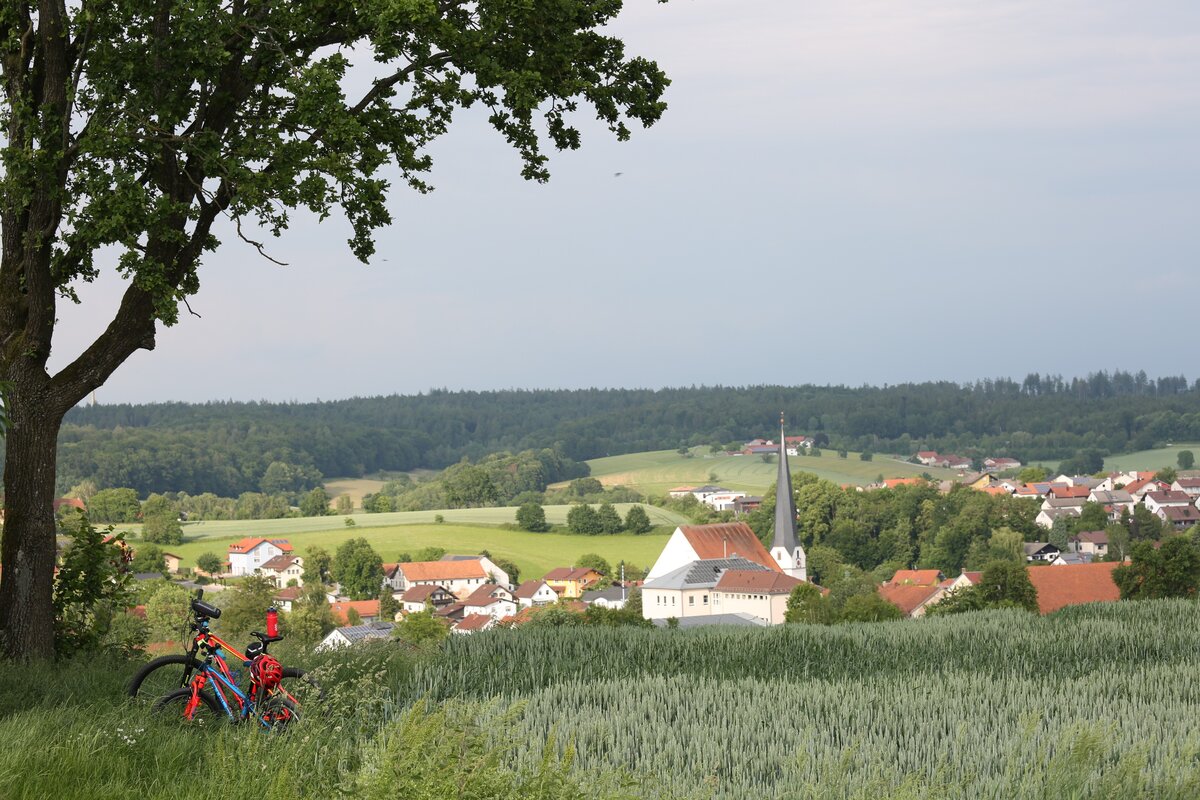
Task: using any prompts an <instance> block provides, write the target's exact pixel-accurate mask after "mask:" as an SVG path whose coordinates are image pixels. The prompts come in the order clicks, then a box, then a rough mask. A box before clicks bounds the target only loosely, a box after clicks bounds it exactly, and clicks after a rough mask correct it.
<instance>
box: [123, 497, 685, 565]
mask: <svg viewBox="0 0 1200 800" xmlns="http://www.w3.org/2000/svg"><path fill="white" fill-rule="evenodd" d="M474 510H476V511H500V510H501V509H474ZM647 511H648V512H650V514H651V516H652V518H654V517H657V518H658V521H659V522H662V521H663V520H664V516H665V512H663V511H662V509H655V508H650V507H647ZM509 512H510V513H509V515H508V517H507V518H506V519H505V520H504V521H508V520H510V519H511V518H512V513H511V512H512V510H511V509H509ZM655 512H658V514H655ZM434 513H435V512H432V511H431V512H428V516H429V517H430V520H432V517H433V514H434ZM441 513H444V514H450V513H451V512H448V511H447V512H441ZM564 514H565V512H564ZM375 516H380V517H383V516H394V515H387V514H378V515H376V514H370V515H364V514H360V515H356V516H355V517H354V518H355V519H356V520H360V521H361V520H363V519H364V518H367V519H370V518H371V517H375ZM550 516H551V515H550V514H549V510H548V513H547V517H550ZM555 516H558V514H557V513H556V514H555ZM671 516H675V515H671ZM326 519H329V518H326ZM334 519H335V520H336V522H337V525H336V526H327V527H324V528H313V527H310V526H309V525H304V524H303V523H310V524H311V523H312V522H314V520H310V519H295V520H261V521H248V522H239V523H229V522H206V523H203V524H202V525H197V526H191V525H189V526H188V527H186V528H185V529H184V532H185V534H186V535H187V539H185V541H184V543H183V544H181V545H171V546H170V547H168V548H166V549H168V550H169V551H170V552H172V553H175V554H176V555H178V556H180V557H182V558H183V563H184V566H189V567H194V566H195V563H196V558H197V556H199V555H200V554H201V553H207V552H213V553H217V554H218V555H223V554H225V553H226V552H228V547H229V544H230V543H232V542H235V541H237V540H238V539H241V538H242V537H244V536H265V537H277V538H286V539H288V540H289V541H290V542H291V543H292V546H293V547H294V548H295V549H296V552H297V553H299V554H301V555H303V553H304V551H305V550H306V549H307V548H309V547H312V546H313V545H320V546H321V547H324V548H325V549H326V550H328V551H330V552H331V553H332V552H333V551H334V550H336V549H337V547H338V545H340V544H341V543H342V542H343V541H345V540H346V539H349V538H352V537H364V538H366V539H367V541H369V542H370V543H371V546H372V547H374V548H375V550H376V551H377V552H378V553H379V554H380V555H381V556H383V560H384V561H395V560H396V557H397V556H398V555H399V553H401V552H402V551H409V552H411V551H413V550H417V549H420V548H422V547H443V548H445V549H446V551H447V552H450V553H464V554H470V553H478V552H479V551H481V550H487V551H488V552H490V553H491V554H492V555H493V556H496V557H498V558H508V559H511V560H512V561H513V562H515V563H516V565H517V566H518V567H520V568H521V575H522V576H523V577H527V578H528V577H540V576H542V575H544V574H545V573H546V572H548V571H550V570H551V569H553V568H554V567H564V566H571V565H573V564H574V563H575V559H577V558H578V557H579V556H581V555H583V554H584V553H598V554H600V555H601V556H603V557H604V558H606V559H608V560H609V561H610V562H612V563H616V562H617V561H620V560H622V559H624V560H625V561H628V562H630V563H633V564H637V565H639V566H646V567H648V566H650V565H651V564H653V563H654V561H655V559H657V558H658V554H659V553H660V552H661V551H662V548H663V545H664V544H665V543H666V540H667V537H668V536H669V535H670V533H669V530H668V528H670V529H673V528H674V525H675V524H677V523H673V522H672V523H667V524H666V527H665V528H658V529H656V530H655V531H654V532H652V533H648V534H645V535H642V536H634V535H631V534H619V535H615V536H578V535H569V534H563V533H529V532H527V531H517V530H504V529H502V528H498V527H496V526H495V525H485V524H474V525H472V524H462V523H455V522H450V521H449V518H447V519H448V521H447V522H445V523H443V524H437V523H433V522H432V521H430V522H428V523H422V524H411V523H410V524H403V525H398V524H394V523H393V524H392V525H388V526H372V527H366V526H364V525H356V526H355V527H353V528H347V527H345V526H344V525H343V524H342V521H341V517H337V518H334ZM281 523H293V524H292V525H290V526H289V525H286V524H281ZM297 523H299V524H297ZM199 528H203V529H204V535H203V536H196V535H195V533H194V532H195V531H196V530H197V529H199ZM135 546H136V543H135Z"/></svg>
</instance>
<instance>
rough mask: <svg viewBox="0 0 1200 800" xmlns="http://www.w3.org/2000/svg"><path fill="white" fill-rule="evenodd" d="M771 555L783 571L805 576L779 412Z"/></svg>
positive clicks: (805, 570) (805, 563)
mask: <svg viewBox="0 0 1200 800" xmlns="http://www.w3.org/2000/svg"><path fill="white" fill-rule="evenodd" d="M771 558H773V559H775V563H776V564H778V565H779V568H780V569H781V570H783V574H785V575H790V576H792V577H793V578H799V579H800V580H802V581H807V580H808V559H807V558H806V557H805V555H804V548H803V547H801V546H800V540H799V539H798V538H797V537H796V501H795V498H794V497H793V495H792V473H791V472H790V471H789V470H788V460H787V439H786V438H784V435H783V414H780V415H779V478H778V479H777V480H776V482H775V539H774V540H773V541H772V543H771Z"/></svg>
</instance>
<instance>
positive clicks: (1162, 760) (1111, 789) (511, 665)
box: [0, 601, 1200, 800]
mask: <svg viewBox="0 0 1200 800" xmlns="http://www.w3.org/2000/svg"><path fill="white" fill-rule="evenodd" d="M1198 623H1200V605H1197V604H1195V603H1191V602H1186V601H1154V602H1146V603H1128V604H1111V605H1104V606H1095V607H1089V608H1075V609H1069V610H1067V611H1065V612H1063V613H1060V614H1056V615H1052V616H1050V617H1046V618H1041V617H1036V616H1032V615H1026V614H1021V613H1018V612H994V613H986V614H966V615H961V616H958V617H947V618H942V619H935V620H926V621H924V622H920V623H896V624H878V625H861V626H845V627H839V628H821V627H812V628H809V627H788V628H780V629H770V630H761V629H755V630H740V629H739V630H734V629H730V630H724V631H713V630H709V631H669V630H632V629H631V630H620V629H590V628H589V629H559V630H535V629H525V630H520V631H501V632H496V633H486V634H477V635H476V636H473V637H453V638H452V640H451V641H450V642H448V643H447V644H446V645H445V648H444V650H442V651H441V652H439V653H435V654H428V653H422V652H419V651H411V650H406V649H402V648H400V647H399V646H398V645H394V644H390V643H384V644H381V645H376V646H368V647H366V648H362V649H354V650H350V651H348V652H344V653H338V654H334V655H327V656H322V657H320V658H317V659H313V660H312V662H311V663H309V664H306V665H305V666H311V667H314V668H315V669H316V671H317V674H318V676H319V677H320V678H321V680H322V684H323V685H324V686H325V687H326V689H327V691H328V700H327V702H326V703H325V704H324V705H323V706H322V707H321V709H314V708H309V709H307V711H306V718H305V720H304V721H303V723H302V725H301V726H298V727H295V728H293V729H291V730H289V731H287V732H286V733H284V734H282V735H274V734H267V733H264V732H262V731H257V730H254V729H253V728H251V727H249V726H245V727H225V726H220V727H218V728H217V729H208V730H192V729H181V728H180V726H179V725H178V724H177V723H176V722H175V721H167V720H162V719H157V718H154V717H153V716H152V715H149V714H147V713H146V712H145V711H144V710H139V709H135V708H133V707H132V706H130V705H129V704H127V703H126V702H125V700H124V697H123V693H122V690H123V686H124V682H125V680H126V679H127V677H128V675H129V674H130V673H131V672H132V670H133V669H134V667H135V665H131V664H127V663H124V662H120V661H108V660H104V659H94V660H90V661H80V662H74V663H67V664H63V665H59V666H57V667H56V668H54V669H42V668H32V667H22V666H19V665H4V668H3V669H0V740H3V741H4V742H5V747H3V748H0V797H2V798H5V800H9V799H10V798H30V800H32V799H33V798H38V800H41V798H47V797H70V796H74V795H78V794H80V793H81V792H86V794H87V796H88V797H89V798H126V797H139V798H140V797H147V798H159V797H162V798H167V797H170V798H178V797H179V796H180V795H181V794H187V795H190V796H214V797H216V796H220V797H230V798H255V800H258V799H259V798H266V799H267V800H269V799H270V798H287V800H293V799H294V798H298V797H313V798H371V799H372V800H375V799H376V798H378V799H379V800H382V799H383V798H435V797H436V798H451V797H457V798H501V797H503V798H568V797H570V798H588V797H594V798H618V797H629V798H721V799H722V800H726V799H729V798H767V797H770V798H812V799H814V800H818V799H819V800H825V799H826V798H829V800H833V798H839V800H840V799H841V798H863V800H866V798H879V797H888V798H918V797H919V798H951V799H954V800H957V799H958V798H963V800H966V798H980V797H984V798H1037V799H1039V800H1040V799H1041V798H1046V799H1047V800H1049V799H1050V798H1055V799H1056V800H1057V798H1114V800H1121V799H1123V798H1130V799H1132V798H1142V797H1155V798H1168V799H1172V800H1173V799H1174V798H1180V800H1182V799H1183V798H1195V797H1200V734H1198V733H1197V730H1196V728H1195V724H1194V716H1195V713H1194V712H1195V709H1196V708H1197V707H1200V682H1197V681H1196V680H1195V673H1196V667H1197V653H1200V624H1198ZM289 660H290V659H289Z"/></svg>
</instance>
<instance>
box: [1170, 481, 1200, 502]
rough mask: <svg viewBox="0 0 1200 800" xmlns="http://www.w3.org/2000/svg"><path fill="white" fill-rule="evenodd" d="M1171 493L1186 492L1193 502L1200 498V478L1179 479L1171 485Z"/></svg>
mask: <svg viewBox="0 0 1200 800" xmlns="http://www.w3.org/2000/svg"><path fill="white" fill-rule="evenodd" d="M1171 491H1174V492H1185V493H1186V494H1187V495H1188V496H1189V497H1191V498H1192V499H1193V500H1195V499H1196V498H1200V478H1179V479H1177V480H1176V481H1175V482H1174V483H1172V484H1171Z"/></svg>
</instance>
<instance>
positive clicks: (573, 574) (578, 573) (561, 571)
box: [542, 567, 603, 583]
mask: <svg viewBox="0 0 1200 800" xmlns="http://www.w3.org/2000/svg"><path fill="white" fill-rule="evenodd" d="M590 575H594V576H595V577H593V578H592V580H593V581H597V580H599V579H600V578H601V577H603V576H602V575H601V574H600V573H599V572H596V570H594V569H592V568H591V567H555V568H554V569H552V570H550V571H549V572H547V573H546V574H545V576H543V577H542V580H544V581H555V582H556V583H561V582H564V581H582V580H587V578H588V576H590Z"/></svg>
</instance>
